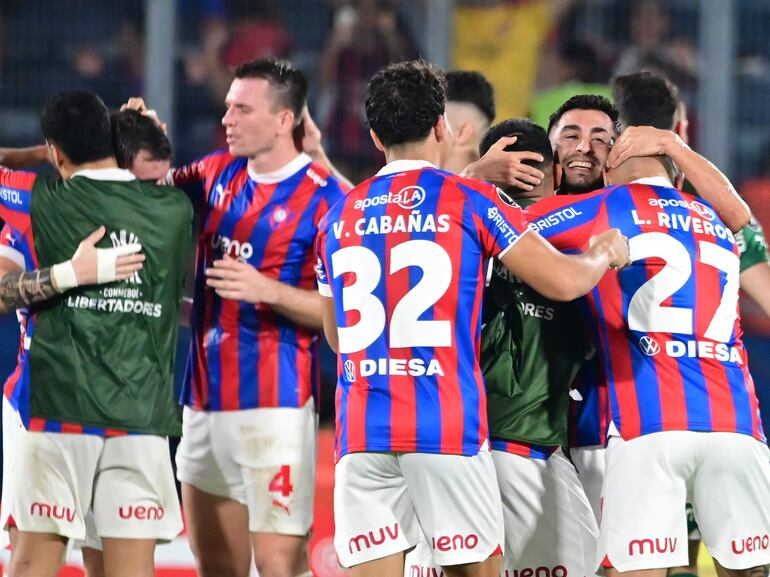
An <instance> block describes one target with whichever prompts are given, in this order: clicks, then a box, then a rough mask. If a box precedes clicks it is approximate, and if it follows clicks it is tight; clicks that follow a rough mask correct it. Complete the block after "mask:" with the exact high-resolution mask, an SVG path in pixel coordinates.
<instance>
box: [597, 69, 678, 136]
mask: <svg viewBox="0 0 770 577" xmlns="http://www.w3.org/2000/svg"><path fill="white" fill-rule="evenodd" d="M612 95H613V98H614V99H615V102H616V105H617V107H618V116H619V118H620V123H621V125H622V126H624V127H625V126H654V127H655V128H661V129H663V130H671V129H672V128H674V121H675V119H676V112H677V109H678V107H679V104H680V98H679V89H678V88H677V87H676V86H675V85H674V84H673V83H672V82H671V81H670V80H668V79H667V78H665V77H663V76H661V75H659V74H655V73H653V72H650V71H649V70H642V71H641V72H635V73H633V74H626V75H625V76H616V77H615V78H613V79H612Z"/></svg>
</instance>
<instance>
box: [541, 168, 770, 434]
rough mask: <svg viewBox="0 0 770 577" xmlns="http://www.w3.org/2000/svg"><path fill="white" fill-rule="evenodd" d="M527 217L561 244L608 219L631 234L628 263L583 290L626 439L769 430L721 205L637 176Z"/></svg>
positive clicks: (547, 203)
mask: <svg viewBox="0 0 770 577" xmlns="http://www.w3.org/2000/svg"><path fill="white" fill-rule="evenodd" d="M659 181H660V179H654V182H655V183H656V184H657V183H658V182H659ZM529 218H530V220H531V222H532V224H531V226H533V227H534V228H535V229H537V230H539V231H540V232H541V234H543V235H544V236H545V237H547V238H548V239H549V241H550V242H551V243H553V245H554V246H556V247H557V248H559V249H561V250H566V251H575V250H581V249H583V248H585V247H586V246H587V244H588V241H589V239H590V237H591V236H592V235H595V234H597V233H601V232H603V231H605V230H608V229H610V228H619V229H620V230H621V231H622V232H623V234H625V235H626V236H627V237H628V238H629V247H630V250H631V259H632V261H633V262H632V264H631V265H630V266H629V267H628V268H627V269H625V270H623V271H621V272H614V271H610V272H608V273H607V274H606V275H605V276H604V277H603V278H602V280H601V281H600V282H599V284H598V285H597V286H596V287H595V288H594V289H593V290H592V291H591V292H590V293H589V294H588V295H587V304H588V306H589V307H590V310H591V317H592V319H593V322H594V330H595V335H596V337H597V340H596V345H597V349H598V354H599V355H600V356H601V359H602V361H603V365H604V372H605V374H606V380H607V385H608V393H609V405H610V414H611V416H612V422H613V423H614V425H615V426H616V427H617V429H618V431H619V432H620V434H621V436H622V437H623V438H624V439H631V438H634V437H637V436H640V435H645V434H649V433H655V432H658V431H671V430H689V431H720V432H737V433H743V434H747V435H752V436H754V437H756V438H758V439H763V438H764V435H763V433H762V429H761V424H760V421H759V414H758V413H759V411H758V403H757V398H756V394H755V392H754V383H753V381H752V379H751V375H750V373H749V370H748V364H747V357H746V351H745V350H744V348H743V344H742V341H741V334H742V332H741V328H740V319H739V313H738V275H739V259H738V250H737V247H736V243H735V238H734V237H733V234H732V233H731V232H730V230H729V229H728V228H727V227H726V226H725V225H724V223H723V222H722V221H721V220H720V219H719V217H718V216H717V214H716V212H715V211H714V209H713V208H711V207H710V206H709V205H708V204H707V203H706V202H704V201H702V200H699V199H696V198H695V197H693V196H691V195H688V194H685V193H683V192H680V191H678V190H676V189H673V188H670V187H668V186H651V185H648V184H641V183H638V184H629V185H625V186H619V187H610V188H607V189H602V190H599V191H596V192H593V193H590V194H587V195H581V196H578V197H575V196H570V197H561V196H558V197H551V198H548V199H545V200H543V201H540V202H538V203H536V204H535V205H533V206H532V207H530V209H529Z"/></svg>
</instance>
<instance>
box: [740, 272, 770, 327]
mask: <svg viewBox="0 0 770 577" xmlns="http://www.w3.org/2000/svg"><path fill="white" fill-rule="evenodd" d="M739 278H740V283H741V288H742V289H743V290H744V291H746V294H747V295H749V296H750V297H751V298H752V300H753V301H754V302H756V303H757V304H758V305H759V306H760V308H761V309H762V312H763V313H765V314H766V315H767V316H768V317H770V291H768V290H767V287H770V264H768V263H766V262H760V263H758V264H756V265H754V266H752V267H750V268H747V269H746V270H744V271H743V272H742V273H741V275H740V277H739Z"/></svg>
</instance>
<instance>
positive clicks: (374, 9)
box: [319, 0, 414, 182]
mask: <svg viewBox="0 0 770 577" xmlns="http://www.w3.org/2000/svg"><path fill="white" fill-rule="evenodd" d="M413 55H414V50H413V48H412V43H411V42H410V41H409V39H408V36H407V34H406V32H405V30H404V27H403V26H402V25H401V23H400V21H399V18H398V12H397V9H396V8H395V6H394V5H393V4H392V3H391V2H388V1H383V0H358V1H357V2H355V3H352V4H345V5H343V6H342V7H341V8H340V9H339V10H338V11H337V14H336V16H335V19H334V28H333V29H332V31H331V35H330V36H329V39H328V41H327V43H326V47H325V48H324V53H323V56H322V57H321V78H320V83H321V90H322V91H323V96H322V98H324V99H325V100H326V110H324V111H322V113H321V115H319V119H320V120H321V123H322V125H323V126H324V138H326V139H328V142H329V144H330V145H331V146H330V148H331V154H332V157H333V160H334V162H335V164H337V168H338V169H339V170H340V171H341V172H342V173H343V174H345V175H347V176H348V177H349V178H350V179H351V180H352V181H353V182H361V181H362V180H364V179H366V178H369V177H370V176H371V175H372V174H373V172H374V171H376V170H377V168H379V166H380V165H381V164H382V153H381V152H379V151H378V150H377V149H376V148H375V147H374V144H373V143H372V141H371V138H370V137H369V128H368V126H367V125H366V118H365V116H364V97H365V95H366V85H367V83H368V82H369V79H370V78H371V77H372V76H373V75H374V73H375V72H377V71H378V70H379V69H380V68H382V67H383V66H386V65H387V64H389V63H391V62H395V61H398V60H403V59H406V58H411V57H413Z"/></svg>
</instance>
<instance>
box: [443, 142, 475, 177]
mask: <svg viewBox="0 0 770 577" xmlns="http://www.w3.org/2000/svg"><path fill="white" fill-rule="evenodd" d="M478 159H479V149H478V147H476V148H475V149H474V148H473V147H470V146H469V147H460V148H457V147H454V146H453V147H452V150H451V152H450V153H449V156H448V158H447V160H446V162H444V163H443V166H441V168H442V169H443V170H446V171H447V172H451V173H453V174H460V173H461V172H462V171H463V170H465V168H466V167H467V166H468V165H469V164H472V163H474V162H476V161H477V160H478Z"/></svg>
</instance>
